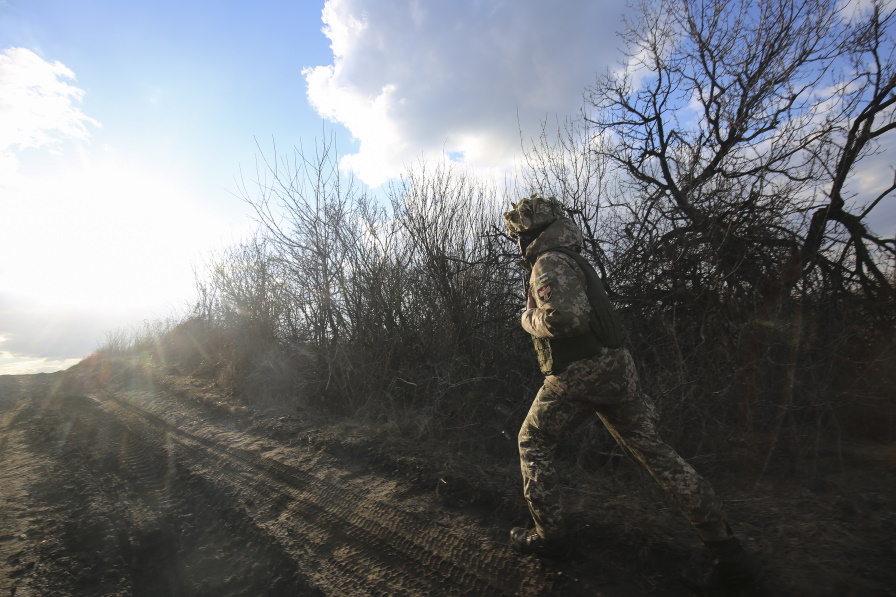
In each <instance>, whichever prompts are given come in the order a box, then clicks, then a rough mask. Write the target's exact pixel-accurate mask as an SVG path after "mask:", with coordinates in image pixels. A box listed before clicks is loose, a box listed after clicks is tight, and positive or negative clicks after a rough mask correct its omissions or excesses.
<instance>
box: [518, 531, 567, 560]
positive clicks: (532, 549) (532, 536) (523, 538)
mask: <svg viewBox="0 0 896 597" xmlns="http://www.w3.org/2000/svg"><path fill="white" fill-rule="evenodd" d="M510 545H511V546H512V547H513V548H514V549H515V550H517V551H518V552H520V553H525V554H533V555H537V556H541V557H545V558H551V559H553V560H565V559H567V558H569V557H570V556H571V555H572V548H571V547H570V545H569V543H568V542H567V541H565V540H559V539H558V540H552V541H549V540H547V539H544V538H542V537H541V535H539V534H538V532H537V531H536V530H535V529H529V530H526V529H524V528H523V527H514V528H513V529H511V531H510Z"/></svg>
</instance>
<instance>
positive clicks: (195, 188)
mask: <svg viewBox="0 0 896 597" xmlns="http://www.w3.org/2000/svg"><path fill="white" fill-rule="evenodd" d="M623 10H624V2H623V1H621V0H605V1H603V2H592V1H585V0H575V1H573V0H568V1H561V2H557V3H545V2H540V1H537V0H514V1H504V0H494V1H492V2H482V1H479V0H458V1H457V2H441V3H440V2H423V1H422V0H330V1H329V2H326V3H324V2H323V0H321V1H319V2H312V1H308V0H300V1H294V2H285V1H272V0H259V1H256V2H231V1H226V0H225V1H221V0H219V1H216V2H211V1H206V0H200V1H192V2H184V1H182V0H179V1H177V2H174V1H169V0H156V1H152V2H147V1H142V0H139V1H136V0H134V1H121V0H81V1H78V2H72V1H70V0H0V208H2V214H3V217H2V218H0V251H2V252H3V259H2V260H0V373H17V372H36V371H42V370H43V371H51V370H55V369H58V368H61V367H65V366H68V365H70V364H72V363H74V362H76V361H77V360H79V359H80V358H83V357H84V356H86V355H87V354H89V353H90V352H91V351H93V350H94V349H95V348H97V347H98V346H99V345H100V344H101V343H102V342H103V341H104V339H105V338H106V334H107V333H109V332H111V331H114V330H116V329H130V328H133V327H134V326H139V325H140V324H141V322H143V321H147V320H156V319H162V318H165V317H176V316H177V315H178V314H180V313H183V312H184V310H185V309H186V308H187V306H188V305H189V304H190V301H191V299H192V296H193V292H194V284H193V279H194V278H193V276H194V269H196V268H200V269H201V267H202V264H203V263H204V262H206V261H207V260H208V259H209V258H210V256H212V255H213V254H214V253H215V252H216V251H220V250H221V249H223V248H224V247H226V246H228V245H231V244H233V243H234V242H236V241H238V240H240V239H243V238H245V237H247V236H248V235H250V234H251V232H252V230H253V229H254V224H253V221H252V219H251V217H250V209H249V208H248V207H247V206H246V205H245V203H244V202H242V201H241V200H240V199H239V198H238V197H237V196H236V194H237V193H238V185H237V184H236V183H235V179H236V178H237V177H238V176H239V175H240V173H241V171H242V172H243V173H246V174H248V175H249V177H250V178H251V175H252V174H253V173H254V170H255V159H256V155H257V153H258V148H257V147H256V139H257V140H258V142H259V143H260V145H261V147H262V149H266V150H269V149H270V147H271V143H272V139H273V140H276V143H277V146H278V147H291V146H293V145H298V144H300V143H302V144H305V145H306V146H307V145H308V144H313V143H314V142H315V140H319V139H321V137H322V136H324V135H327V136H329V135H333V136H334V137H335V140H336V143H337V146H338V149H339V151H340V153H341V154H343V155H344V158H343V162H342V165H343V167H344V168H345V169H346V171H351V172H353V173H354V174H355V175H356V176H357V177H358V178H359V179H360V180H361V181H362V182H364V183H366V184H369V185H371V186H372V187H374V188H375V187H377V186H378V185H381V184H383V183H384V182H386V181H388V180H389V179H390V178H392V177H394V176H397V175H399V174H400V173H401V171H402V170H403V168H404V167H405V165H407V164H409V163H412V162H415V161H417V160H419V159H421V158H423V159H426V160H433V159H435V160H440V159H449V158H450V159H452V160H454V161H461V162H463V163H464V164H466V165H468V166H470V167H473V168H478V169H479V171H481V172H485V173H500V172H503V171H505V170H506V169H507V168H509V167H512V165H513V162H514V160H515V159H516V153H517V151H518V148H519V131H520V128H523V129H525V130H529V131H531V134H537V128H538V125H539V123H540V122H541V121H542V120H544V119H553V118H560V119H563V118H565V117H566V116H567V115H570V114H574V113H575V112H576V111H577V110H578V109H579V107H580V105H581V101H582V90H583V89H584V88H585V86H587V85H588V84H590V83H591V82H593V77H594V73H595V72H596V71H597V70H598V69H600V68H602V67H603V65H605V64H609V63H611V62H612V61H613V60H615V59H616V58H617V57H618V55H617V54H616V50H617V47H618V44H617V40H616V38H615V36H614V32H615V30H616V29H617V28H618V27H619V24H620V20H619V19H618V18H616V17H618V15H619V14H620V13H621V12H622V11H623Z"/></svg>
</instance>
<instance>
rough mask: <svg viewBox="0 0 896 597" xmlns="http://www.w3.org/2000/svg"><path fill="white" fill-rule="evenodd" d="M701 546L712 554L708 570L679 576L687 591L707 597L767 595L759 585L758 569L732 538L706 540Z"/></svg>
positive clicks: (760, 578)
mask: <svg viewBox="0 0 896 597" xmlns="http://www.w3.org/2000/svg"><path fill="white" fill-rule="evenodd" d="M705 545H706V549H707V550H708V551H709V553H710V555H711V556H712V559H713V561H712V566H710V568H709V570H703V571H700V572H696V573H691V574H687V575H685V576H684V577H683V578H682V582H683V583H684V584H685V586H687V587H688V588H689V589H690V590H691V591H694V592H695V593H696V594H697V595H705V596H707V597H710V596H711V597H716V596H718V597H728V596H731V597H754V596H755V597H759V596H760V595H767V590H766V589H765V588H764V587H763V585H762V580H763V573H762V569H761V568H760V567H759V564H758V563H756V561H755V560H754V559H753V558H752V557H751V556H750V554H748V553H747V552H746V551H745V550H744V548H743V546H742V545H741V544H740V541H738V540H737V538H736V537H731V538H730V539H725V540H723V541H706V542H705Z"/></svg>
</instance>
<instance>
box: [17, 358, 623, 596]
mask: <svg viewBox="0 0 896 597" xmlns="http://www.w3.org/2000/svg"><path fill="white" fill-rule="evenodd" d="M66 384H68V387H65V386H66ZM72 385H75V386H76V385H77V384H71V383H69V382H65V383H63V378H62V377H61V375H60V374H53V375H36V376H22V377H10V376H5V377H2V378H0V462H2V466H0V507H2V509H0V512H2V514H0V528H2V534H0V595H2V596H4V597H5V596H7V595H10V596H12V595H15V596H16V597H24V596H37V595H40V596H50V595H122V596H125V595H146V596H159V595H209V596H212V595H214V596H215V597H222V596H249V595H339V596H355V595H384V596H385V595H389V596H392V595H421V596H425V595H471V596H473V595H475V596H485V595H495V596H498V595H556V594H584V593H586V592H587V593H588V594H592V595H593V594H598V595H600V594H603V595H632V594H637V592H636V593H632V592H630V588H629V589H626V587H624V586H616V587H614V586H610V585H608V589H607V590H608V591H609V592H597V591H595V587H594V586H593V584H591V583H589V582H587V581H584V580H582V579H579V578H577V577H576V575H575V574H574V570H572V569H570V568H564V567H563V566H562V565H557V566H552V565H551V564H550V563H548V564H545V563H543V562H541V561H539V560H538V559H535V558H521V557H518V556H516V555H515V554H514V553H512V552H511V551H510V550H509V549H508V548H507V546H506V542H505V539H504V533H505V532H506V530H505V529H498V528H488V527H483V526H481V525H480V524H478V523H477V522H476V521H475V520H473V519H471V518H470V517H465V516H464V515H463V514H462V513H451V512H447V511H446V510H445V508H443V507H442V506H441V504H439V502H438V501H437V500H435V499H434V496H430V495H426V494H422V495H421V494H420V493H419V492H409V491H407V490H406V488H405V487H403V486H402V484H401V483H400V482H397V481H390V480H387V479H383V478H381V477H380V476H377V475H374V474H371V473H370V472H369V471H366V470H364V469H363V467H361V466H358V465H353V464H352V463H351V462H338V461H334V460H333V459H332V458H329V457H326V456H325V455H323V454H321V453H319V452H317V453H316V452H315V451H314V450H312V449H310V448H308V447H305V448H303V447H301V445H296V442H291V444H292V445H287V444H286V443H284V442H280V441H277V440H275V439H273V438H272V437H266V436H264V435H263V434H258V433H253V432H252V431H250V430H247V429H245V428H240V427H239V426H238V425H237V424H235V422H234V417H229V416H227V415H226V413H224V414H222V413H221V412H217V413H215V412H211V411H209V410H208V409H206V408H203V406H202V405H201V404H196V403H190V401H189V400H184V399H183V397H177V396H175V395H173V394H172V393H170V392H166V391H160V390H158V389H157V388H156V389H150V388H145V387H144V388H140V387H137V388H134V389H127V388H122V387H120V386H116V385H115V384H107V385H105V386H103V387H102V388H90V387H84V388H81V389H79V388H77V387H71V386H72ZM582 583H584V584H582Z"/></svg>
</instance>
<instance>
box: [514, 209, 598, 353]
mask: <svg viewBox="0 0 896 597" xmlns="http://www.w3.org/2000/svg"><path fill="white" fill-rule="evenodd" d="M558 247H566V248H568V249H572V250H574V251H580V250H581V248H582V232H581V230H579V227H578V226H577V225H576V223H575V222H573V221H572V220H571V219H569V218H565V217H564V218H560V219H558V220H555V221H554V222H553V223H551V224H550V225H549V226H548V227H547V228H545V230H544V232H542V233H541V234H539V235H538V237H537V238H536V239H535V240H533V241H532V243H531V244H530V245H529V246H528V247H527V248H526V253H525V259H524V264H525V266H526V267H531V271H530V273H529V294H530V296H532V297H534V299H535V305H536V306H535V307H534V308H531V309H526V311H525V312H524V313H523V317H522V325H523V329H525V330H526V331H527V332H529V333H530V334H531V335H532V336H534V337H535V338H567V337H571V336H578V335H581V334H585V333H587V332H588V330H589V328H588V318H589V314H590V312H591V304H590V303H589V302H588V294H587V280H586V278H585V274H584V273H583V272H582V270H581V268H580V267H579V266H578V264H576V262H575V261H574V260H573V258H572V257H569V256H568V255H564V254H563V253H560V252H559V251H552V250H551V249H556V248H558Z"/></svg>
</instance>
